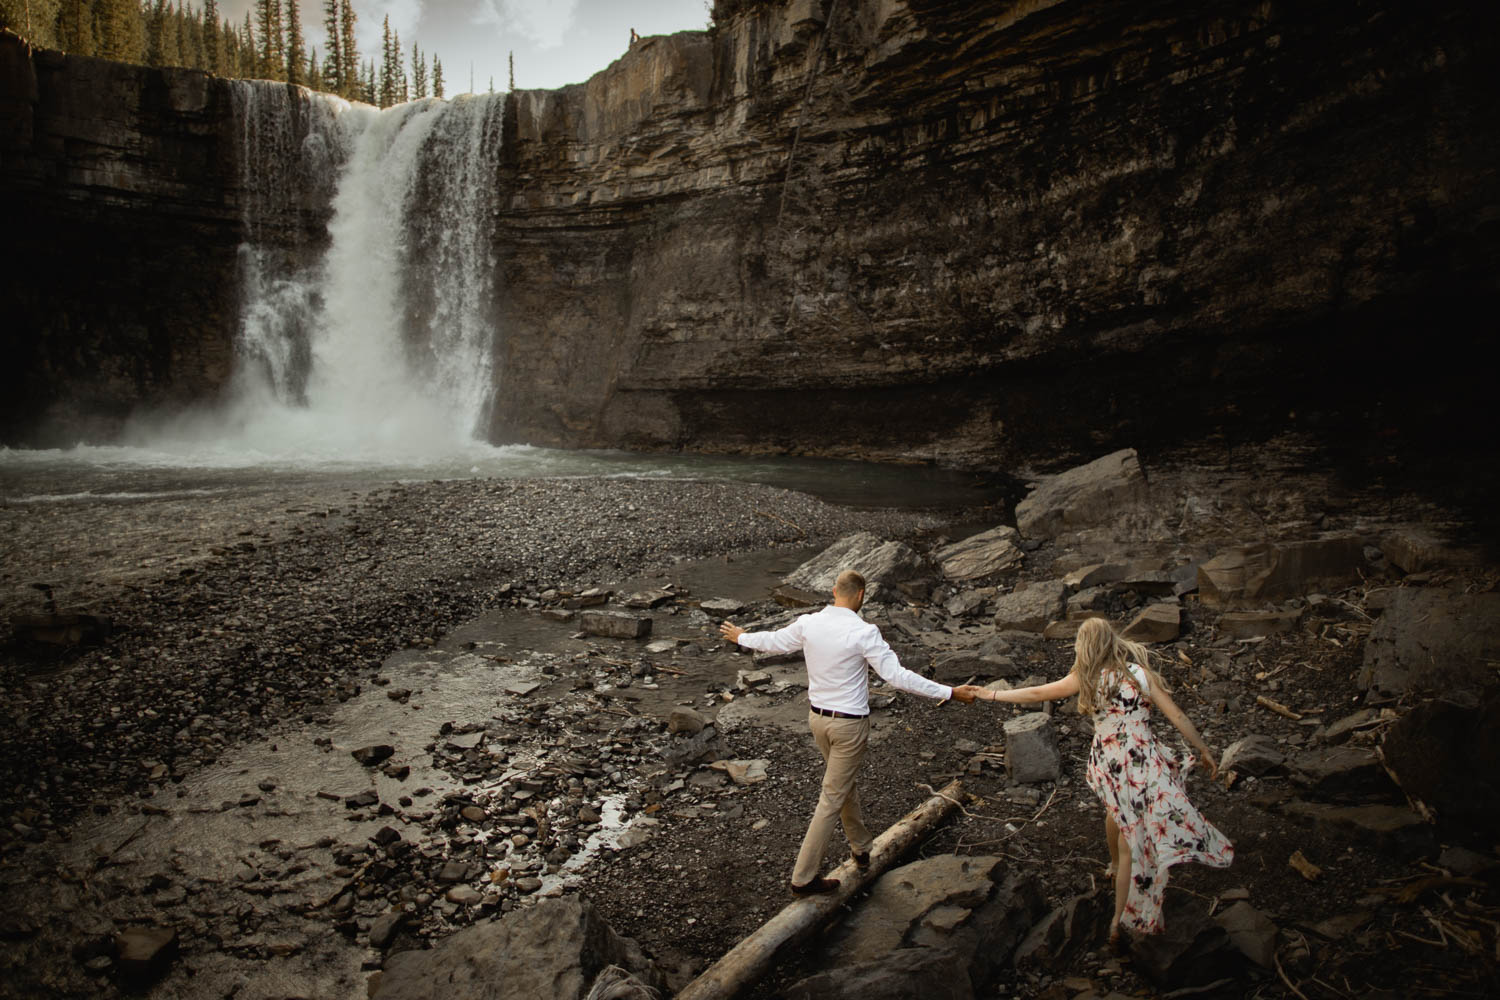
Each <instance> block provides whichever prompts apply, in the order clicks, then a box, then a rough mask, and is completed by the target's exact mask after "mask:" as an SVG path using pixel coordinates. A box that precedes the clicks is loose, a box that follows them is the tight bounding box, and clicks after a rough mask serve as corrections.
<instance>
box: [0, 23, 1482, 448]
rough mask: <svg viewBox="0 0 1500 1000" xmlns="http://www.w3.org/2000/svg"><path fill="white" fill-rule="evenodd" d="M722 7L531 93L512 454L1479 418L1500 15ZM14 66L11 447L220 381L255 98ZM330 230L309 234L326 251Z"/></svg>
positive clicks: (506, 200) (520, 206)
mask: <svg viewBox="0 0 1500 1000" xmlns="http://www.w3.org/2000/svg"><path fill="white" fill-rule="evenodd" d="M717 15H718V16H717V19H716V26H715V29H714V30H713V31H711V32H707V33H694V32H689V33H683V34H679V35H673V36H663V37H656V38H648V39H645V40H643V41H641V42H639V43H637V44H636V45H635V46H633V47H632V48H631V49H630V51H628V52H626V53H625V54H624V55H623V56H622V57H621V58H620V59H619V60H618V61H617V62H615V63H614V64H613V65H612V66H610V67H609V68H608V69H607V70H605V71H604V72H602V73H600V74H598V75H597V76H595V77H594V78H593V79H591V80H590V81H589V82H588V83H586V84H581V85H577V86H573V87H567V88H564V89H562V90H557V91H518V92H517V93H516V94H515V95H514V96H513V100H512V104H511V106H510V107H509V108H508V109H507V112H508V113H507V122H506V131H505V137H504V145H505V149H504V157H503V161H502V162H503V167H502V169H501V171H500V175H499V176H498V177H497V178H496V179H495V183H496V184H497V186H498V189H499V191H500V193H501V196H502V197H501V204H502V206H503V207H502V210H501V212H500V216H499V220H498V235H497V247H496V251H497V253H496V258H497V266H498V268H499V274H498V276H497V277H498V285H499V288H500V293H499V294H500V302H499V303H498V306H499V309H498V313H499V315H500V316H501V317H502V321H501V327H500V330H499V332H498V341H497V342H498V343H499V345H500V351H501V358H500V363H499V364H498V365H497V372H498V375H497V378H498V379H499V383H500V384H499V386H498V393H497V407H496V410H495V413H494V420H493V424H492V428H491V435H492V437H493V438H494V439H495V440H497V441H530V442H533V443H538V444H557V445H565V446H619V447H628V448H646V449H658V448H689V449H694V450H722V451H746V452H756V451H791V452H804V453H815V454H830V455H845V456H859V457H877V458H930V459H938V460H944V461H949V462H955V463H981V462H992V461H997V460H1004V459H1007V458H1011V457H1015V456H1018V455H1024V454H1037V453H1041V452H1044V451H1045V452H1054V453H1055V452H1056V451H1059V450H1060V451H1063V452H1070V451H1074V452H1094V453H1102V452H1103V451H1107V450H1110V449H1111V448H1113V447H1115V446H1117V445H1120V444H1141V443H1143V442H1146V441H1149V440H1151V439H1152V438H1153V437H1157V438H1163V437H1175V436H1180V435H1196V434H1201V433H1204V432H1205V431H1209V430H1213V429H1222V430H1225V431H1227V432H1231V433H1234V434H1240V433H1252V432H1254V431H1255V430H1257V429H1261V428H1266V427H1272V426H1278V425H1281V424H1287V423H1291V424H1295V425H1298V426H1304V425H1306V424H1307V423H1308V422H1310V421H1321V422H1322V424H1323V425H1324V426H1325V427H1329V428H1330V429H1339V428H1344V427H1351V428H1358V429H1360V430H1368V429H1370V428H1371V427H1372V426H1373V427H1375V428H1377V429H1383V430H1385V429H1392V428H1394V429H1396V430H1397V431H1398V432H1405V431H1406V430H1408V429H1411V428H1423V429H1425V428H1430V427H1432V426H1442V425H1443V421H1444V420H1446V419H1448V418H1450V417H1452V416H1455V415H1459V416H1462V415H1467V414H1468V413H1470V412H1471V411H1472V407H1473V406H1474V405H1476V404H1475V401H1476V400H1477V399H1478V394H1477V392H1472V391H1470V390H1469V389H1468V388H1467V382H1466V373H1467V372H1468V371H1471V370H1472V369H1471V368H1469V367H1467V366H1466V365H1465V364H1464V363H1463V362H1462V361H1459V362H1458V363H1455V360H1454V359H1455V358H1458V359H1462V358H1463V357H1464V356H1465V355H1466V353H1467V352H1468V350H1469V349H1470V348H1471V347H1473V346H1476V345H1477V344H1478V343H1479V341H1480V338H1481V337H1482V330H1483V329H1484V327H1483V326H1480V325H1479V324H1478V323H1477V322H1476V321H1477V319H1478V317H1480V316H1483V315H1486V314H1487V313H1488V311H1489V310H1491V309H1492V308H1493V306H1494V304H1495V302H1496V298H1497V295H1496V293H1497V284H1500V278H1497V275H1500V266H1497V265H1500V183H1497V176H1496V170H1497V168H1496V165H1497V164H1500V130H1497V129H1496V127H1495V124H1496V123H1495V116H1494V112H1493V107H1492V104H1493V101H1492V97H1491V94H1492V91H1493V87H1492V85H1491V81H1490V78H1489V68H1488V67H1490V66H1492V65H1494V64H1495V61H1496V57H1497V56H1500V51H1497V50H1500V31H1497V30H1496V29H1497V28H1500V14H1497V13H1496V12H1495V11H1494V10H1493V9H1492V8H1491V7H1490V6H1489V5H1472V4H1463V3H1457V2H1453V3H1437V4H1431V5H1426V6H1424V7H1423V8H1422V9H1421V10H1420V11H1418V10H1414V9H1412V8H1410V7H1409V5H1400V4H1393V3H1390V2H1388V0H1387V2H1374V0H1370V2H1360V0H1344V2H1340V3H1337V4H1322V5H1307V4H1295V5H1294V4H1287V5H1282V4H1276V3H1265V2H1258V3H1249V2H1228V0H1208V2H1199V3H1185V2H1182V0H1171V2H1168V0H1142V2H1140V3H1135V4H1123V5H1105V6H1104V7H1102V8H1101V6H1100V5H1097V4H1085V3H1083V2H1082V0H1051V2H1048V0H1018V2H1009V3H994V4H974V3H967V2H964V3H960V2H940V0H841V2H838V3H818V2H813V0H740V2H734V3H731V2H725V0H720V3H719V4H718V10H717ZM0 76H3V81H4V82H3V84H0V89H3V96H0V102H3V103H0V126H3V134H0V179H3V181H4V188H5V190H4V193H3V195H0V201H3V206H4V208H5V211H6V212H7V216H8V217H9V218H12V219H14V218H17V217H19V218H20V219H21V220H22V225H23V227H24V229H23V231H24V232H26V233H29V234H33V235H31V236H29V237H27V242H28V243H29V244H31V245H30V246H29V247H28V248H27V251H26V252H25V254H24V262H23V266H22V267H20V268H19V269H15V268H12V269H8V273H7V274H6V275H5V277H4V279H3V280H4V281H5V282H6V284H7V286H9V287H10V288H11V289H13V290H14V292H15V293H16V294H15V295H14V296H12V298H13V299H15V300H16V301H17V302H19V303H20V305H19V307H18V309H19V315H20V316H21V317H22V320H23V323H22V324H21V327H20V329H19V330H18V329H17V327H15V326H12V327H11V329H12V330H13V331H15V332H13V333H10V334H8V335H7V338H6V339H7V343H8V347H7V351H8V353H9V354H10V356H11V357H19V358H21V359H22V362H23V365H24V368H25V370H26V372H27V375H25V376H24V377H21V376H7V385H6V386H5V388H6V389H7V390H8V391H7V393H6V397H7V398H6V401H5V404H4V405H5V407H6V410H5V412H4V416H3V420H0V425H3V427H4V429H5V432H6V433H7V434H8V435H9V436H11V437H12V438H13V439H15V438H16V437H17V436H18V435H19V433H20V431H19V430H18V429H21V428H25V427H27V426H28V425H29V423H30V422H32V421H34V419H35V417H36V416H37V415H38V414H41V413H44V412H46V411H47V408H48V407H51V408H52V410H53V411H55V412H54V413H53V415H54V416H58V415H62V414H65V413H68V412H70V410H71V411H73V412H76V410H77V407H76V406H75V405H74V404H73V402H72V401H76V400H78V399H80V398H83V397H84V396H88V397H89V398H90V399H95V400H101V399H102V400H108V401H115V402H117V403H118V405H119V406H120V407H124V406H126V405H128V404H129V403H131V402H135V401H139V400H142V399H149V400H155V399H160V398H163V397H173V398H187V397H195V396H199V395H202V394H203V393H205V392H208V391H211V390H212V389H213V388H214V387H215V386H217V385H220V384H222V382H223V380H224V378H225V377H226V373H227V370H228V367H229V364H230V359H231V353H232V350H231V348H232V328H233V311H234V310H233V302H234V267H233V255H234V247H235V245H236V243H237V241H238V239H239V238H240V237H241V235H242V232H241V229H242V227H241V225H240V223H239V221H238V220H239V218H240V215H239V212H238V204H239V201H240V199H241V196H242V194H241V192H239V190H238V188H237V181H236V180H235V177H236V176H237V174H236V172H235V170H236V168H235V164H234V162H233V160H234V149H235V146H234V136H235V135H237V134H238V133H237V132H236V127H235V125H234V124H233V123H232V122H230V121H229V120H228V118H230V117H232V112H233V109H232V108H231V107H229V105H228V102H227V101H226V98H225V96H224V95H225V87H224V85H223V84H222V83H221V82H219V81H211V80H208V79H207V78H204V77H202V76H201V75H197V74H191V73H171V72H166V73H163V72H157V71H147V70H138V69H128V68H124V67H111V66H107V65H106V64H100V63H97V62H94V61H91V60H81V59H73V58H67V57H62V56H57V55H53V54H45V53H38V54H36V55H35V56H34V57H26V58H23V57H22V55H20V54H19V46H18V45H16V44H15V43H14V42H13V41H10V42H6V43H4V44H3V45H0ZM138 178H144V179H138ZM18 185H19V186H18ZM17 194H19V195H20V197H19V198H18V197H16V195H17ZM314 194H316V192H314ZM325 215H326V203H322V204H320V203H319V200H318V198H317V197H314V196H312V195H309V196H308V197H306V198H304V199H303V200H302V201H301V202H300V203H299V204H297V205H296V206H295V207H294V209H293V210H292V211H290V212H289V213H288V215H287V217H286V218H285V219H284V220H283V222H282V226H283V228H284V230H285V232H286V233H287V234H289V236H288V238H289V240H290V241H291V242H293V243H297V242H298V241H301V243H306V244H312V245H315V244H316V243H317V241H318V240H320V239H321V238H322V237H321V235H320V228H319V227H320V226H321V224H322V221H323V219H324V218H325ZM293 235H295V239H292V236H293ZM80 260H83V261H93V262H94V263H93V264H92V265H91V266H92V267H93V268H94V270H93V271H91V272H88V273H85V272H82V271H81V270H80V268H79V263H78V262H79V261H80ZM16 274H19V275H20V278H19V279H18V278H16V276H15V275H16ZM142 289H150V294H149V295H148V296H145V297H144V298H143V297H142V295H141V290H142ZM130 303H133V304H130ZM6 308H7V310H8V311H9V310H10V309H11V308H13V307H12V306H9V305H8V306H7V307H6ZM8 325H9V324H8ZM1438 338H1441V339H1438ZM1435 345H1440V347H1437V346H1435ZM93 353H97V355H98V356H99V357H100V358H101V359H103V360H101V362H100V364H101V365H102V366H103V367H102V368H99V369H90V367H89V361H88V358H89V355H90V354H93ZM12 370H13V371H14V370H16V369H15V368H14V367H13V368H12ZM84 389H87V390H88V391H87V392H85V391H83V390H84ZM90 393H92V395H90ZM1413 404H1419V405H1413ZM101 408H104V407H101V406H97V405H96V406H95V409H101Z"/></svg>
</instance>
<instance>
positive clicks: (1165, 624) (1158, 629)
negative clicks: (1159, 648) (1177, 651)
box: [1121, 604, 1182, 642]
mask: <svg viewBox="0 0 1500 1000" xmlns="http://www.w3.org/2000/svg"><path fill="white" fill-rule="evenodd" d="M1181 633H1182V608H1181V606H1179V605H1176V604H1148V605H1147V606H1146V607H1144V608H1142V609H1141V612H1140V614H1138V615H1136V616H1135V619H1134V620H1133V621H1132V622H1131V623H1130V624H1129V625H1127V626H1125V631H1124V632H1122V633H1121V634H1122V635H1123V636H1124V637H1125V638H1127V639H1129V640H1131V641H1132V642H1171V641H1172V640H1173V639H1175V638H1177V637H1178V635H1180V634H1181Z"/></svg>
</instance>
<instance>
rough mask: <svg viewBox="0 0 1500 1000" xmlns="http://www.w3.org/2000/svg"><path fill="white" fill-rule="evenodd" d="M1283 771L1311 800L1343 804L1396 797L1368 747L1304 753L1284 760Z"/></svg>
mask: <svg viewBox="0 0 1500 1000" xmlns="http://www.w3.org/2000/svg"><path fill="white" fill-rule="evenodd" d="M1287 769H1288V770H1289V771H1290V772H1291V776H1292V780H1293V781H1294V782H1295V783H1296V784H1298V785H1301V786H1302V788H1303V789H1305V790H1306V791H1307V793H1308V794H1309V795H1312V796H1314V797H1315V798H1319V799H1325V800H1338V801H1347V802H1363V801H1366V800H1368V799H1393V798H1394V799H1398V800H1399V798H1400V789H1398V788H1397V787H1396V786H1395V784H1393V783H1392V782H1391V778H1390V775H1388V774H1387V773H1386V770H1385V768H1384V766H1382V765H1381V763H1380V756H1379V754H1377V753H1376V752H1375V750H1374V749H1373V748H1370V747H1350V746H1341V747H1325V748H1323V749H1321V750H1304V751H1302V752H1301V753H1298V754H1296V755H1295V756H1293V757H1291V758H1290V759H1289V760H1288V761H1287Z"/></svg>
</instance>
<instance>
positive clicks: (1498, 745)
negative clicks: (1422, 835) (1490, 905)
mask: <svg viewBox="0 0 1500 1000" xmlns="http://www.w3.org/2000/svg"><path fill="white" fill-rule="evenodd" d="M1497 713H1500V693H1497V692H1494V691H1490V692H1488V693H1486V694H1485V696H1484V697H1482V698H1480V699H1479V700H1477V701H1475V702H1473V703H1471V704H1459V703H1457V702H1455V701H1450V700H1433V701H1427V702H1423V703H1421V704H1418V705H1416V706H1415V707H1413V708H1412V710H1411V711H1410V712H1408V713H1406V714H1405V715H1404V716H1402V717H1401V718H1400V719H1399V720H1397V722H1396V723H1395V724H1394V725H1393V726H1391V728H1390V730H1388V731H1387V732H1386V735H1385V743H1384V744H1383V745H1382V747H1381V751H1382V753H1383V754H1384V755H1385V760H1386V763H1387V764H1388V765H1389V766H1390V768H1391V771H1392V772H1394V774H1395V776H1396V780H1397V781H1398V782H1400V784H1401V788H1402V790H1403V791H1404V792H1405V793H1406V794H1407V795H1409V796H1411V797H1412V798H1413V799H1416V800H1417V801H1419V802H1421V803H1423V804H1424V805H1425V806H1427V807H1428V808H1429V810H1430V811H1431V812H1432V813H1434V814H1435V815H1436V817H1437V821H1438V823H1439V824H1441V826H1442V827H1443V829H1444V831H1445V832H1451V834H1452V835H1454V836H1458V837H1460V839H1463V840H1465V841H1467V840H1469V839H1470V838H1475V839H1476V843H1475V845H1474V846H1483V847H1484V848H1485V849H1486V850H1488V849H1489V848H1490V847H1491V846H1492V845H1493V844H1494V843H1495V839H1494V838H1495V837H1497V836H1500V726H1496V724H1495V720H1496V719H1497V718H1500V714H1497Z"/></svg>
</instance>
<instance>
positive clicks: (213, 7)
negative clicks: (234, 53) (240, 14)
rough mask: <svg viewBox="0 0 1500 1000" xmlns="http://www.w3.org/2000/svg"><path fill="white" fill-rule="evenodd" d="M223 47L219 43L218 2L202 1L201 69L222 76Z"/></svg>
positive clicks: (212, 0)
mask: <svg viewBox="0 0 1500 1000" xmlns="http://www.w3.org/2000/svg"><path fill="white" fill-rule="evenodd" d="M223 55H224V46H223V45H222V44H221V43H220V41H219V2H218V0H203V68H204V69H206V70H208V71H209V72H210V73H212V74H214V75H215V76H222V75H223V73H224V64H223V62H221V59H222V58H223Z"/></svg>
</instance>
